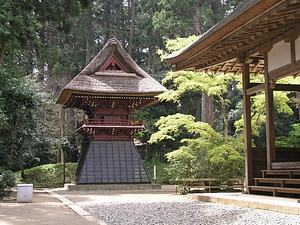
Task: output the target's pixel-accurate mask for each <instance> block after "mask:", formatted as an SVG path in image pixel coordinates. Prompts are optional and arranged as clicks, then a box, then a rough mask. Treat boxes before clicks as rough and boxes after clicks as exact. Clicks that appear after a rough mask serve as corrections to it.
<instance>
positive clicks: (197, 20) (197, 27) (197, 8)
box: [194, 0, 203, 35]
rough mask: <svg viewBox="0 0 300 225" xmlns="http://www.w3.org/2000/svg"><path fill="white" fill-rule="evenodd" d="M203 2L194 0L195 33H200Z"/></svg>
mask: <svg viewBox="0 0 300 225" xmlns="http://www.w3.org/2000/svg"><path fill="white" fill-rule="evenodd" d="M202 4H203V2H202V1H201V0H200V1H199V0H195V16H194V31H195V34H196V35H201V34H202V24H201V6H202Z"/></svg>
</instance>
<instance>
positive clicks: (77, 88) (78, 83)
mask: <svg viewBox="0 0 300 225" xmlns="http://www.w3.org/2000/svg"><path fill="white" fill-rule="evenodd" d="M164 91H166V88H165V87H163V86H162V85H161V84H159V83H158V82H157V81H156V80H154V79H153V78H152V77H151V76H150V75H148V74H147V73H146V72H145V71H144V70H142V69H141V68H140V67H139V66H138V65H137V64H136V63H135V62H134V60H133V59H132V58H131V57H130V56H129V55H128V54H127V52H126V51H125V50H124V49H123V48H122V47H121V45H120V43H119V41H118V40H116V39H114V38H113V39H110V40H108V42H107V43H106V44H105V46H104V47H103V49H102V50H101V51H100V52H99V53H98V54H97V56H96V57H95V58H94V59H93V60H92V61H91V62H90V63H89V64H88V65H87V66H86V67H85V68H84V69H83V70H82V71H81V72H80V73H79V74H78V75H77V76H76V77H75V78H74V79H73V80H71V81H70V83H68V84H67V85H66V86H65V87H64V89H63V90H62V92H61V94H60V96H59V97H58V100H57V102H56V103H58V104H64V105H65V104H66V103H67V102H68V101H69V99H70V98H71V96H72V94H79V95H97V96H156V95H158V94H160V93H162V92H164Z"/></svg>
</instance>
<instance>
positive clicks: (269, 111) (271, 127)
mask: <svg viewBox="0 0 300 225" xmlns="http://www.w3.org/2000/svg"><path fill="white" fill-rule="evenodd" d="M264 58H265V98H266V149H267V169H268V170H270V169H272V162H273V161H274V160H275V122H274V96H273V89H271V88H270V83H271V82H270V76H269V71H268V55H267V53H265V57H264ZM273 82H275V81H273Z"/></svg>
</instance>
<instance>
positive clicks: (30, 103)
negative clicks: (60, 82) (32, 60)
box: [0, 69, 40, 169]
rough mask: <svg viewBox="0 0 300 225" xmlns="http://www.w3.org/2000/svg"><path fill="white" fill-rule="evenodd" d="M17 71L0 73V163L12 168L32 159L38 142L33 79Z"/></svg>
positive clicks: (37, 103) (1, 71)
mask: <svg viewBox="0 0 300 225" xmlns="http://www.w3.org/2000/svg"><path fill="white" fill-rule="evenodd" d="M18 72H20V73H21V72H22V70H21V71H18V70H17V71H10V73H8V71H6V70H4V69H2V70H0V77H1V80H2V84H3V86H1V88H0V91H1V92H0V98H1V100H2V101H1V104H0V110H1V112H2V114H1V118H0V124H1V127H0V134H1V135H0V145H1V146H2V147H1V151H0V156H1V157H0V164H1V165H2V166H3V167H6V168H10V169H13V168H14V169H15V168H16V166H17V167H19V168H20V167H21V166H22V165H23V164H24V163H25V162H26V161H30V160H33V159H34V151H33V150H32V148H33V146H34V144H35V143H36V141H37V139H36V138H37V136H38V135H37V132H36V127H37V123H36V122H37V118H38V106H39V103H40V97H39V95H38V94H37V93H36V85H35V81H34V79H32V78H30V77H22V76H21V75H20V74H19V73H18Z"/></svg>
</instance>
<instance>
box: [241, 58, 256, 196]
mask: <svg viewBox="0 0 300 225" xmlns="http://www.w3.org/2000/svg"><path fill="white" fill-rule="evenodd" d="M249 86H250V73H249V64H246V63H243V102H244V142H245V166H246V192H247V193H249V189H248V186H250V185H253V183H254V179H253V151H252V129H251V109H250V97H251V96H250V95H247V93H246V91H247V88H248V87H249Z"/></svg>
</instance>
